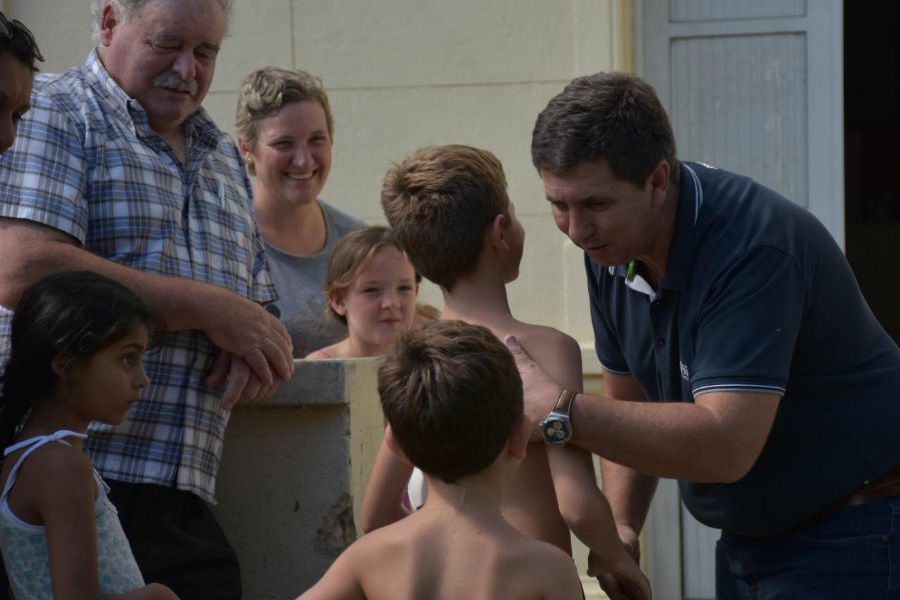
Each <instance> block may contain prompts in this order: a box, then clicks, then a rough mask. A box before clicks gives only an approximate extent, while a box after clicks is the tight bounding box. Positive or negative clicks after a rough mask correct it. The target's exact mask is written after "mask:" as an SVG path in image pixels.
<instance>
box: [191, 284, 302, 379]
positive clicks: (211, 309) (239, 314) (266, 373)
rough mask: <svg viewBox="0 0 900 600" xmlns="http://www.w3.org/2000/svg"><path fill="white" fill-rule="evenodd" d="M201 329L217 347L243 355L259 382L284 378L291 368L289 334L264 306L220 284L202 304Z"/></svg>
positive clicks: (292, 368) (288, 376)
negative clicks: (210, 299) (204, 305)
mask: <svg viewBox="0 0 900 600" xmlns="http://www.w3.org/2000/svg"><path fill="white" fill-rule="evenodd" d="M203 330H204V331H205V332H206V334H207V335H208V336H209V339H210V340H212V342H213V343H214V344H215V345H216V346H218V347H219V348H220V349H222V350H224V351H225V352H228V353H230V354H232V355H234V356H235V357H237V358H241V359H243V360H244V361H245V362H246V363H247V365H248V366H249V367H250V369H251V370H252V371H253V374H254V375H255V376H256V378H257V379H258V380H259V381H260V384H261V385H262V386H263V387H265V388H268V387H269V386H271V385H273V384H274V383H276V378H278V379H280V380H286V379H289V378H290V377H291V373H292V372H293V370H294V357H293V347H292V344H291V336H290V335H289V334H288V332H287V330H286V329H285V328H284V325H282V323H281V321H279V320H278V318H277V317H276V316H274V315H272V314H269V312H267V311H266V309H265V308H263V307H262V306H260V305H259V304H256V303H255V302H252V301H250V300H247V299H246V298H243V297H241V296H238V295H237V294H233V293H231V292H229V291H227V290H224V289H221V288H215V291H214V292H213V298H212V302H211V303H210V304H209V305H208V306H207V307H206V308H205V310H204V315H203Z"/></svg>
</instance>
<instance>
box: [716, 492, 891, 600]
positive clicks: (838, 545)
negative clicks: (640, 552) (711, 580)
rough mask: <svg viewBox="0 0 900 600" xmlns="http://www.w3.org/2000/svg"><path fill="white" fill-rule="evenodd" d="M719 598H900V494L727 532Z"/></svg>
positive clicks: (720, 551) (719, 549) (719, 559)
mask: <svg viewBox="0 0 900 600" xmlns="http://www.w3.org/2000/svg"><path fill="white" fill-rule="evenodd" d="M716 598H717V599H718V600H776V599H779V600H780V599H782V598H783V599H791V600H804V599H807V598H808V599H815V600H829V599H835V600H838V599H840V600H850V599H856V598H859V599H861V600H862V599H865V600H878V599H892V600H896V599H900V496H895V497H893V498H887V499H885V500H879V501H877V502H870V503H868V504H863V505H860V506H855V507H853V508H848V509H845V510H842V511H840V512H838V513H835V514H834V515H831V516H829V517H828V518H826V519H824V520H822V521H819V522H814V523H812V524H810V525H806V526H803V527H800V528H798V529H796V530H794V531H791V532H789V533H785V534H782V535H777V536H772V537H769V538H763V539H755V538H746V537H742V536H737V535H733V534H727V533H723V534H722V537H721V538H720V539H719V541H718V543H717V544H716Z"/></svg>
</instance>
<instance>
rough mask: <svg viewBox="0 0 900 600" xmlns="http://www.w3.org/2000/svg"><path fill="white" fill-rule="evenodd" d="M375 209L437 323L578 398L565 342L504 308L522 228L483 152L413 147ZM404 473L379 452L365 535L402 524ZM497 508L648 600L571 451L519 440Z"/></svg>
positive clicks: (582, 461) (573, 359)
mask: <svg viewBox="0 0 900 600" xmlns="http://www.w3.org/2000/svg"><path fill="white" fill-rule="evenodd" d="M381 201H382V206H383V208H384V212H385V215H386V217H387V220H388V222H389V223H390V225H391V227H392V228H393V230H394V232H395V233H396V235H397V237H398V239H399V240H400V243H401V244H402V246H403V247H404V248H405V249H406V252H407V253H408V254H409V257H410V260H411V261H412V263H413V266H415V268H416V269H417V270H418V271H419V272H420V273H421V274H422V275H423V276H424V277H426V278H428V279H430V280H431V281H433V282H434V283H436V284H438V285H439V286H440V287H441V290H442V292H443V295H444V310H443V313H442V318H444V319H460V320H463V321H466V322H468V323H474V324H478V325H483V326H485V327H487V328H488V329H490V330H491V331H492V332H493V333H494V335H495V336H497V338H499V339H501V340H502V339H504V338H505V337H506V336H508V335H514V336H515V337H516V338H517V339H518V340H519V341H520V342H521V343H522V345H523V346H525V348H526V349H527V350H528V352H529V353H530V354H531V356H533V357H534V359H535V361H537V363H538V364H540V365H541V366H542V367H543V368H544V370H546V371H547V372H548V373H549V374H550V375H551V377H553V378H554V379H555V380H556V381H559V382H561V383H562V384H563V385H564V386H565V387H566V388H567V389H569V390H573V391H581V389H582V373H581V351H580V348H579V346H578V344H577V342H575V340H574V339H572V338H571V337H569V336H567V335H565V334H563V333H562V332H560V331H557V330H556V329H552V328H550V327H543V326H538V325H530V324H527V323H523V322H521V321H518V320H517V319H515V318H514V317H513V315H512V313H511V312H510V308H509V302H508V300H507V294H506V284H507V283H509V282H511V281H513V280H514V279H515V278H516V277H517V276H518V274H519V264H520V262H521V260H522V252H523V247H524V240H525V231H524V229H523V227H522V224H521V223H520V222H519V220H518V219H517V218H516V215H515V208H514V206H513V203H512V202H511V201H510V200H509V197H508V195H507V191H506V178H505V176H504V174H503V168H502V166H501V164H500V162H499V161H498V160H497V158H496V157H495V156H494V155H493V154H491V153H490V152H487V151H485V150H479V149H477V148H472V147H469V146H460V145H450V146H435V147H429V148H423V149H421V150H419V151H417V152H415V153H414V154H412V155H411V156H409V157H408V158H407V159H406V160H404V161H403V162H402V163H400V164H398V165H394V166H393V167H391V169H389V170H388V172H387V174H386V176H385V179H384V184H383V187H382V194H381ZM485 401H490V399H489V398H488V399H486V400H485ZM575 401H576V402H577V401H578V400H577V398H576V400H575ZM410 471H411V467H410V466H409V465H408V464H406V463H404V462H403V461H402V460H401V459H400V458H399V457H398V456H397V455H396V454H395V453H393V452H391V451H390V449H389V448H388V447H387V445H386V444H382V447H381V449H380V450H379V454H378V457H377V458H376V463H375V467H374V469H373V474H372V477H371V479H370V481H369V486H368V488H367V489H366V495H365V500H364V503H363V507H362V520H363V526H364V528H365V529H366V531H371V530H373V529H376V528H377V527H380V526H383V525H385V524H387V523H391V522H394V521H396V520H398V519H400V518H402V517H404V516H405V514H406V512H407V511H406V510H405V509H404V508H403V505H402V504H401V502H400V501H399V500H400V498H402V495H403V491H402V490H403V488H404V486H405V485H406V481H407V480H408V479H409V474H410ZM430 491H431V490H430V489H428V492H429V493H430ZM426 506H427V501H426ZM502 512H503V516H504V518H506V519H507V520H508V521H509V522H510V523H511V524H512V525H513V526H514V527H516V528H517V529H518V530H519V531H521V532H522V533H524V534H526V535H528V536H530V537H532V538H535V539H538V540H543V541H545V542H550V543H552V544H554V545H556V546H557V547H559V548H560V549H561V550H563V551H565V552H567V553H571V542H570V537H569V530H570V529H571V530H572V532H573V533H574V534H575V535H576V536H577V537H578V538H579V539H580V540H581V541H582V542H584V544H585V545H586V546H588V548H590V550H591V552H590V555H589V565H588V566H589V569H588V571H589V572H590V573H591V574H594V575H598V576H603V578H604V581H603V583H604V584H605V586H607V587H609V586H610V585H611V583H610V576H611V577H612V579H613V580H614V581H613V582H612V584H613V585H614V586H617V587H618V588H620V590H621V591H622V592H623V593H624V594H625V596H626V597H629V598H637V599H643V598H649V597H650V588H649V584H648V582H647V580H646V578H645V577H644V576H643V574H642V573H641V572H640V569H639V568H638V566H637V564H635V562H634V560H633V559H632V558H631V557H630V556H629V555H628V554H627V552H626V551H625V548H624V546H623V545H622V543H621V541H620V539H619V537H618V533H617V530H616V526H615V523H614V521H613V517H612V511H611V510H610V507H609V504H608V502H607V501H606V498H605V496H604V495H603V493H602V492H601V491H600V489H599V488H598V486H597V481H596V476H595V474H594V469H593V463H592V460H591V456H590V454H589V453H588V452H586V451H584V450H582V449H580V448H578V447H576V446H573V445H571V444H570V445H565V446H548V445H547V444H545V443H544V442H543V441H540V442H536V443H532V444H529V446H528V453H527V456H526V457H525V459H524V461H523V463H522V466H521V468H520V469H519V470H518V471H517V472H516V474H515V475H514V476H513V477H511V479H510V481H509V483H508V488H507V490H506V491H505V493H504V495H503V502H502Z"/></svg>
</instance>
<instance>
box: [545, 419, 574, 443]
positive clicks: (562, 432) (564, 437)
mask: <svg viewBox="0 0 900 600" xmlns="http://www.w3.org/2000/svg"><path fill="white" fill-rule="evenodd" d="M543 432H544V439H545V440H546V441H547V443H548V444H565V443H566V442H568V441H569V438H571V437H572V430H571V429H569V424H568V423H567V422H566V421H564V420H563V419H560V418H557V417H548V418H547V420H546V421H544V423H543Z"/></svg>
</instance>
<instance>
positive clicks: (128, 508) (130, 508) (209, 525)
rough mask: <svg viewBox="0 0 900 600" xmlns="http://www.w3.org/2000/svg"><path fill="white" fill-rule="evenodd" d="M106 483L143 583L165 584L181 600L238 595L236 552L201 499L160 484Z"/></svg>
mask: <svg viewBox="0 0 900 600" xmlns="http://www.w3.org/2000/svg"><path fill="white" fill-rule="evenodd" d="M107 483H108V484H109V486H110V493H109V498H110V500H112V502H113V504H115V506H116V509H117V510H118V511H119V520H120V521H121V522H122V528H123V529H124V530H125V535H126V536H127V537H128V540H129V542H131V549H132V551H133V552H134V557H135V558H136V559H137V563H138V566H139V567H140V568H141V573H143V575H144V579H145V580H146V581H147V583H162V584H165V585H167V586H169V587H170V588H172V590H174V591H175V593H176V594H178V597H179V598H181V600H231V599H235V600H238V599H240V598H241V571H240V566H239V565H238V560H237V555H236V554H235V551H234V548H232V547H231V544H229V543H228V540H227V539H226V538H225V533H224V532H223V531H222V528H221V527H219V524H218V523H217V522H216V519H215V517H214V516H213V514H212V512H211V511H210V509H209V506H208V505H207V504H206V502H205V501H203V500H202V499H200V498H199V497H197V496H196V495H194V494H192V493H190V492H185V491H182V490H177V489H175V488H169V487H163V486H159V485H151V484H142V483H124V482H121V481H107Z"/></svg>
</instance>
